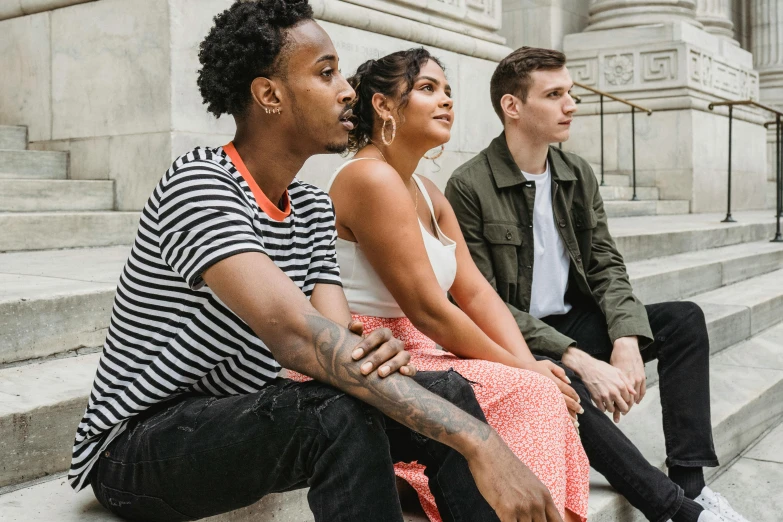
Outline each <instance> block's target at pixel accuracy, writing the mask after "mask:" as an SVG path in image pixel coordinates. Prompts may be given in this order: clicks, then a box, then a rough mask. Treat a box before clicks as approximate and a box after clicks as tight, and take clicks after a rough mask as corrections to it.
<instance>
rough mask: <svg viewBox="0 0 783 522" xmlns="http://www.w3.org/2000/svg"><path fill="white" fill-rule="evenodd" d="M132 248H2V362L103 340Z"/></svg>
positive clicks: (0, 307)
mask: <svg viewBox="0 0 783 522" xmlns="http://www.w3.org/2000/svg"><path fill="white" fill-rule="evenodd" d="M129 250H130V248H129V247H127V246H118V247H104V248H84V249H74V250H56V251H50V250H47V251H40V252H14V253H6V254H0V331H2V332H4V335H3V342H2V343H0V364H7V363H11V362H16V361H20V360H24V359H32V358H38V357H48V356H51V355H54V354H56V353H58V352H63V351H69V350H74V349H77V348H80V347H85V346H98V345H101V344H103V340H104V337H105V335H106V328H107V327H108V325H109V318H110V316H111V307H112V301H113V299H114V291H115V287H116V284H117V280H118V279H119V275H120V271H121V270H122V267H123V265H124V264H125V259H126V258H127V256H128V252H129ZM32 325H35V327H32Z"/></svg>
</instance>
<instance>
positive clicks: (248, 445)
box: [91, 371, 498, 522]
mask: <svg viewBox="0 0 783 522" xmlns="http://www.w3.org/2000/svg"><path fill="white" fill-rule="evenodd" d="M414 379H415V380H416V381H417V382H418V383H419V384H420V385H422V386H423V387H424V388H427V389H429V390H430V391H431V392H433V393H435V394H437V395H439V396H441V397H443V398H445V399H446V400H448V401H449V402H451V403H453V404H455V405H456V406H458V407H460V408H462V409H463V410H465V411H467V412H468V413H470V414H471V415H473V416H474V417H476V418H478V419H480V420H482V421H486V419H485V418H484V415H483V413H482V412H481V408H480V407H479V405H478V403H477V401H476V398H475V395H474V394H473V389H472V387H471V384H470V383H469V382H468V381H467V380H465V379H464V378H463V377H462V376H461V375H459V374H458V373H456V372H454V371H448V372H420V373H418V374H417V375H416V376H415V377H414ZM414 460H418V461H419V462H420V463H421V464H422V465H424V466H426V472H425V473H426V475H427V476H428V478H429V484H430V490H431V491H432V494H433V496H434V497H435V501H436V503H437V505H438V509H439V510H440V514H441V516H442V517H443V520H448V521H493V522H497V521H498V517H497V515H495V512H494V511H493V510H492V508H491V507H490V506H489V504H488V503H487V502H486V501H485V500H484V498H483V497H482V496H481V494H480V493H479V491H478V488H477V487H476V484H475V482H474V480H473V476H472V475H471V473H470V470H469V468H468V464H467V461H466V460H465V459H464V457H462V455H460V454H459V453H457V452H456V451H454V450H452V449H451V448H449V447H448V446H445V445H443V444H440V443H438V442H435V441H433V440H430V439H427V438H425V437H423V436H421V435H419V434H417V433H415V432H413V431H412V430H410V429H408V428H406V427H404V426H402V425H401V424H399V423H397V422H395V421H393V420H391V419H390V418H388V417H386V416H385V415H383V414H381V413H380V412H379V411H378V410H376V409H374V408H372V407H370V406H369V405H367V404H365V403H363V402H361V401H359V400H358V399H355V398H353V397H351V396H349V395H346V394H345V393H343V392H341V391H339V390H337V389H335V388H333V387H331V386H328V385H325V384H321V383H319V382H315V381H310V382H306V383H299V382H294V381H291V380H289V379H282V378H278V379H276V380H275V381H273V382H272V383H270V384H268V385H267V386H266V387H265V388H264V389H263V390H261V391H259V392H256V393H253V394H248V395H238V396H230V397H222V398H215V397H207V396H203V395H187V396H181V397H178V398H176V399H172V400H170V401H168V402H167V403H166V404H164V405H158V406H157V407H156V408H154V409H153V410H152V411H147V412H144V414H142V415H140V416H138V417H137V418H134V419H132V420H131V421H130V424H129V426H128V428H127V430H126V431H125V432H124V433H123V434H122V435H120V436H119V437H118V438H117V439H115V440H114V441H112V443H111V444H110V445H109V446H108V448H107V449H106V450H105V451H104V452H103V453H102V454H101V457H100V459H99V461H98V463H97V464H96V468H95V469H94V471H93V475H92V477H91V483H92V487H93V491H94V492H95V495H96V497H97V498H98V500H99V502H100V503H101V504H102V505H103V506H104V507H106V508H107V509H109V510H110V511H112V512H114V513H115V514H117V515H119V516H120V517H122V518H124V519H127V520H144V521H152V522H157V521H160V522H163V521H181V520H196V519H199V518H203V517H208V516H211V515H215V514H218V513H224V512H228V511H232V510H234V509H238V508H241V507H243V506H248V505H250V504H253V503H254V502H256V501H258V500H259V499H261V498H262V497H264V496H265V495H267V494H269V493H275V492H284V491H291V490H295V489H299V488H304V487H308V486H309V488H310V490H309V492H308V494H307V498H308V503H309V505H310V509H311V510H312V512H313V514H314V517H315V520H316V521H326V522H341V521H345V522H348V521H350V522H356V521H364V520H367V521H369V520H372V521H395V522H400V521H402V520H403V515H402V511H401V508H400V502H399V499H398V496H397V490H396V488H395V477H394V469H393V463H394V462H398V461H405V462H410V461H414Z"/></svg>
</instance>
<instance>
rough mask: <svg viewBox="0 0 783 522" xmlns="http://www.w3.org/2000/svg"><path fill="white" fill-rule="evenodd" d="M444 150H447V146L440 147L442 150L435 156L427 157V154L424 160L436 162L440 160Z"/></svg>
mask: <svg viewBox="0 0 783 522" xmlns="http://www.w3.org/2000/svg"><path fill="white" fill-rule="evenodd" d="M444 150H446V145H441V146H440V150H439V151H438V152H437V153H436V154H434V155H433V156H427V155H426V154H425V155H424V159H428V160H435V159H438V158H440V157H441V155H442V154H443V151H444Z"/></svg>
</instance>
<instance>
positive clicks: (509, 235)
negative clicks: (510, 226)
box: [506, 230, 511, 241]
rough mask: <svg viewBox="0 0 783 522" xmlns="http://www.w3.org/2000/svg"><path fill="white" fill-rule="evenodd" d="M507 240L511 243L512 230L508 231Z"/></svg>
mask: <svg viewBox="0 0 783 522" xmlns="http://www.w3.org/2000/svg"><path fill="white" fill-rule="evenodd" d="M506 239H508V240H509V241H510V240H511V231H510V230H506Z"/></svg>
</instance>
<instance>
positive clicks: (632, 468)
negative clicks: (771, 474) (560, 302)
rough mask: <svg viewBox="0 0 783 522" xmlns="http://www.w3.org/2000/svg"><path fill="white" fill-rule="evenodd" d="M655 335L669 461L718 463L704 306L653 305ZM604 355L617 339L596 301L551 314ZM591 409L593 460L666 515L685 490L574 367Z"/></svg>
mask: <svg viewBox="0 0 783 522" xmlns="http://www.w3.org/2000/svg"><path fill="white" fill-rule="evenodd" d="M645 308H646V309H647V316H648V319H649V321H650V327H651V328H652V332H653V337H654V342H653V343H652V344H651V345H650V346H648V347H647V348H645V349H644V350H643V351H642V358H643V359H644V361H645V362H647V361H650V360H653V359H655V358H657V359H658V375H659V379H660V380H659V388H660V395H661V406H662V411H663V433H664V438H665V439H666V455H667V458H666V465H667V466H669V467H671V466H685V467H703V466H717V465H718V458H717V456H716V455H715V449H714V446H713V442H712V425H711V421H710V381H709V355H710V347H709V346H710V345H709V339H708V338H707V325H706V323H705V321H704V313H703V312H702V311H701V308H699V307H698V306H697V305H696V304H694V303H691V302H686V301H678V302H670V303H658V304H653V305H647V306H646V307H645ZM543 320H544V321H545V322H546V323H548V324H549V325H551V326H553V327H554V328H555V329H557V330H558V331H559V332H561V333H563V334H565V335H567V336H569V337H571V338H572V339H574V340H575V341H576V342H577V346H578V348H579V349H581V350H584V351H585V352H587V353H589V354H590V355H592V356H593V357H595V358H596V359H600V360H602V361H604V362H609V358H610V357H611V354H612V342H611V340H610V338H609V334H608V332H607V324H606V317H605V316H604V314H603V313H602V312H601V311H600V310H599V309H598V308H597V307H595V306H574V308H572V309H571V311H570V312H569V313H567V314H565V315H560V316H549V317H546V318H544V319H543ZM568 374H569V376H570V377H571V381H572V384H573V387H574V389H575V390H576V392H577V393H578V394H579V396H580V397H581V399H582V407H583V408H584V410H585V412H584V413H583V414H582V415H580V416H579V424H580V434H581V439H582V445H583V446H584V448H585V453H587V457H588V458H589V459H590V465H591V466H592V467H593V468H595V470H596V471H598V472H599V473H601V474H602V475H603V476H604V477H606V479H607V480H608V481H609V483H610V484H611V485H612V487H614V488H615V489H616V490H617V491H618V492H620V494H622V495H623V496H624V497H625V498H626V499H628V501H629V502H630V503H631V504H632V505H633V506H634V507H635V508H637V509H639V510H640V511H641V512H642V513H644V515H645V516H646V517H647V519H648V520H653V521H665V520H668V519H669V518H671V516H672V515H673V514H674V513H675V512H676V511H677V510H678V509H679V507H680V504H681V503H682V499H683V492H682V489H680V487H679V486H677V485H676V484H675V483H673V482H672V481H671V480H670V479H669V478H668V477H667V476H666V475H665V474H664V473H663V472H662V471H660V470H659V469H658V468H656V467H655V466H652V465H651V464H650V463H649V462H647V460H646V459H645V458H644V457H643V456H642V454H641V453H640V452H639V450H638V449H637V448H636V447H635V446H634V445H633V443H632V442H631V441H630V440H628V438H627V437H626V436H625V435H623V433H622V432H621V431H620V429H619V428H618V427H617V426H616V425H615V424H614V423H613V422H612V420H611V419H610V418H609V417H608V416H607V415H605V414H603V413H601V411H600V410H598V408H596V407H595V405H594V404H593V403H592V400H591V398H590V394H589V392H588V391H587V388H586V387H585V385H584V383H582V381H581V380H580V379H578V378H577V377H576V376H575V375H573V372H571V371H570V370H569V372H568Z"/></svg>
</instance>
